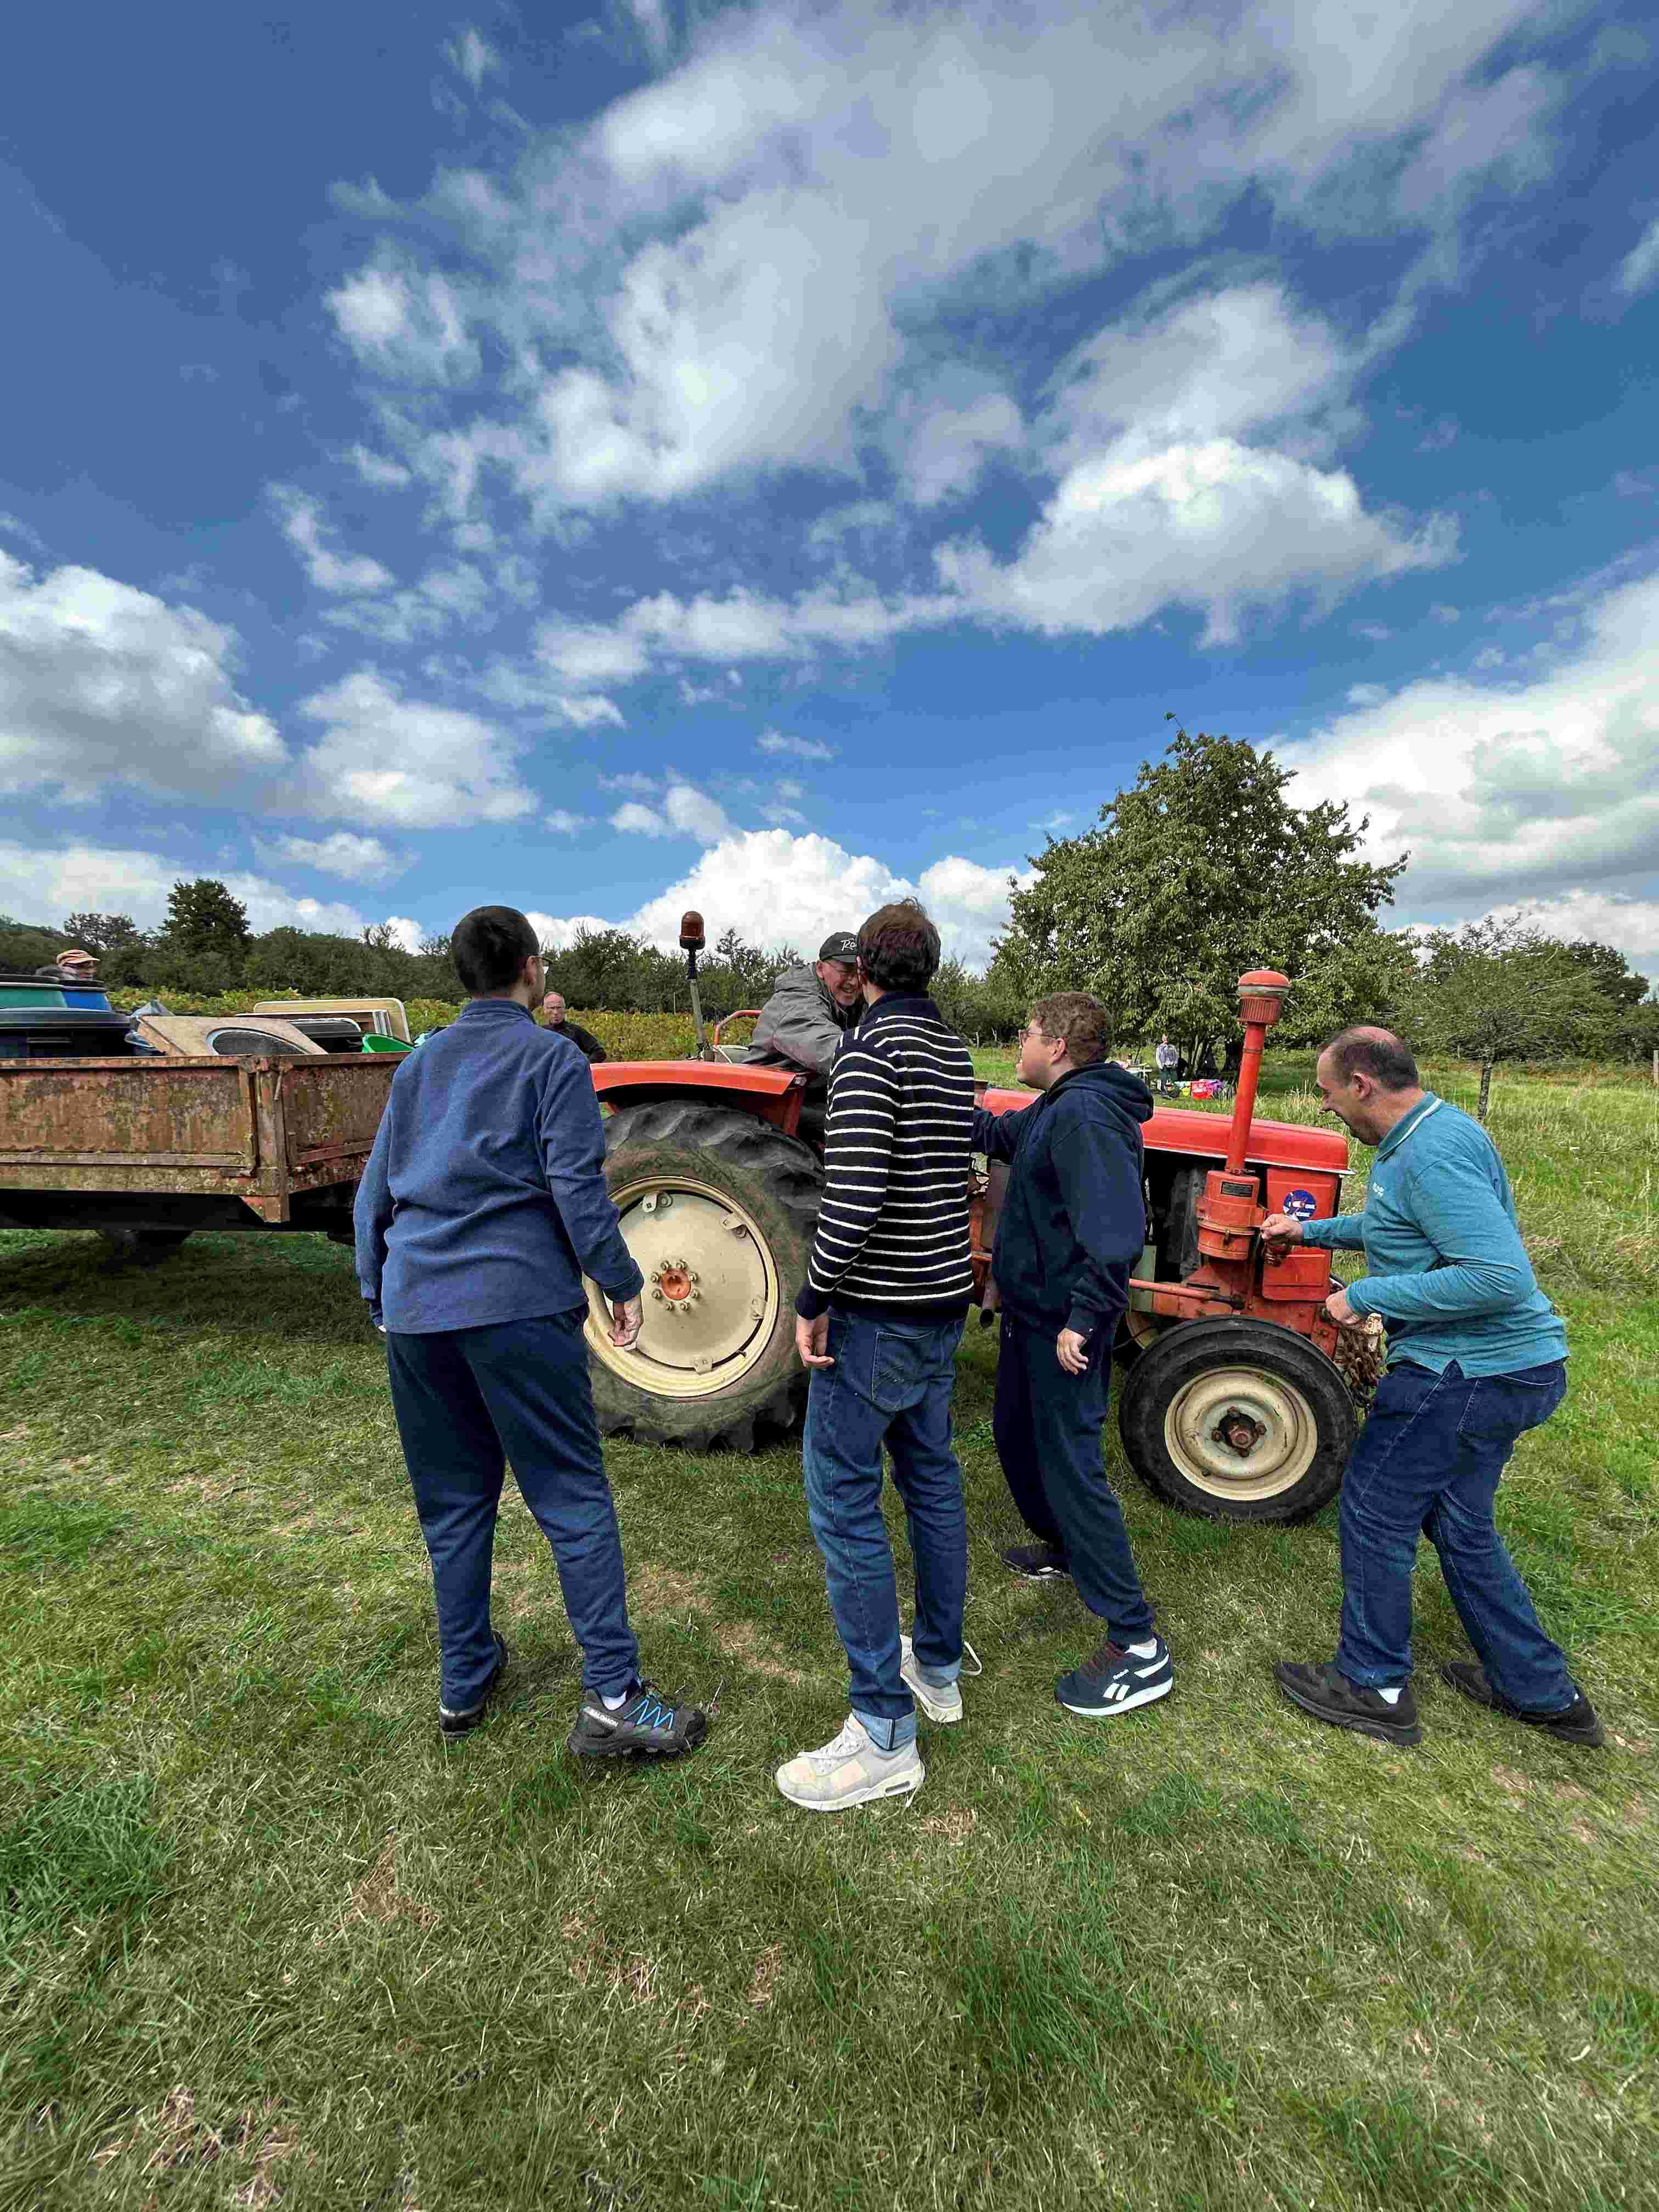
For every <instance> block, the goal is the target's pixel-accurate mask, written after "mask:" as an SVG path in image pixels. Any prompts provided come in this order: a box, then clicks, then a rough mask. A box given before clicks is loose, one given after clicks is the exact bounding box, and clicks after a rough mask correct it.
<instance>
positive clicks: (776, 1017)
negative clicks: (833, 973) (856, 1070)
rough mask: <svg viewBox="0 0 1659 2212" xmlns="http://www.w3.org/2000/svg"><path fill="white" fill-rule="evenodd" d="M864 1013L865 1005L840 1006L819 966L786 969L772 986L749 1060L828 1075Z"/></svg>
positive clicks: (758, 1064)
mask: <svg viewBox="0 0 1659 2212" xmlns="http://www.w3.org/2000/svg"><path fill="white" fill-rule="evenodd" d="M862 1012H864V1008H863V1006H861V1005H859V1006H837V1005H836V1002H835V1000H833V999H832V998H831V997H830V995H829V992H828V991H827V990H825V988H824V987H823V984H822V983H821V982H820V981H818V977H817V969H814V968H788V969H785V970H784V972H783V974H782V975H780V976H779V978H778V980H777V981H776V982H775V983H774V984H773V986H772V995H771V997H770V998H769V1000H767V1002H766V1004H765V1006H763V1008H762V1010H761V1018H760V1019H759V1020H758V1021H757V1023H756V1024H755V1034H754V1036H752V1037H750V1040H749V1052H748V1060H749V1064H750V1066H761V1067H799V1068H803V1069H805V1073H807V1074H808V1075H828V1074H829V1063H830V1061H831V1060H834V1058H835V1056H836V1047H837V1046H838V1045H839V1044H840V1042H841V1041H842V1037H843V1036H846V1034H847V1032H848V1030H850V1029H852V1028H854V1026H855V1025H856V1024H857V1022H858V1018H859V1016H860V1014H861V1013H862Z"/></svg>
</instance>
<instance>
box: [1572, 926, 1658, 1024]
mask: <svg viewBox="0 0 1659 2212" xmlns="http://www.w3.org/2000/svg"><path fill="white" fill-rule="evenodd" d="M1561 952H1562V957H1564V958H1565V960H1567V961H1568V962H1570V963H1571V965H1572V966H1573V967H1575V968H1579V969H1583V972H1584V974H1585V975H1588V976H1589V979H1590V981H1591V982H1593V983H1594V984H1595V987H1596V989H1597V990H1598V991H1600V992H1601V995H1602V997H1603V998H1604V999H1607V1000H1611V1002H1612V1003H1613V1006H1616V1007H1617V1008H1618V1009H1619V1011H1620V1013H1628V1012H1630V1010H1631V1008H1632V1006H1640V1005H1641V1003H1642V1001H1643V1000H1644V999H1645V998H1646V997H1647V995H1648V979H1647V977H1646V976H1645V975H1638V973H1637V971H1636V969H1634V968H1632V966H1631V964H1630V963H1629V961H1628V960H1626V957H1625V956H1624V954H1623V953H1622V952H1620V951H1618V950H1617V949H1616V948H1615V947H1614V946H1613V945H1603V944H1601V943H1600V942H1599V941H1598V940H1597V939H1595V938H1593V937H1581V938H1578V939H1575V940H1574V941H1573V942H1571V943H1569V944H1564V945H1562V947H1561Z"/></svg>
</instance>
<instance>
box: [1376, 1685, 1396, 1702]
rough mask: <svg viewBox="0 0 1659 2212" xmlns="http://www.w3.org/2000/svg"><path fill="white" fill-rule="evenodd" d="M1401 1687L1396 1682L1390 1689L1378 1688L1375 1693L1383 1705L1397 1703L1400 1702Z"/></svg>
mask: <svg viewBox="0 0 1659 2212" xmlns="http://www.w3.org/2000/svg"><path fill="white" fill-rule="evenodd" d="M1400 1692H1401V1684H1400V1683H1398V1682H1396V1683H1395V1685H1394V1686H1393V1688H1392V1689H1388V1690H1379V1691H1378V1692H1377V1693H1376V1694H1377V1696H1378V1697H1379V1698H1381V1699H1382V1700H1383V1704H1384V1705H1398V1704H1399V1703H1400Z"/></svg>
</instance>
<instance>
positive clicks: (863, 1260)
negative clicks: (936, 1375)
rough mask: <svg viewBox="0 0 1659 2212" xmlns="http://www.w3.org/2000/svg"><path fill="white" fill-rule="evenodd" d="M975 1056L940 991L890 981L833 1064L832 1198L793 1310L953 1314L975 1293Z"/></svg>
mask: <svg viewBox="0 0 1659 2212" xmlns="http://www.w3.org/2000/svg"><path fill="white" fill-rule="evenodd" d="M973 1134H974V1064H973V1062H972V1060H969V1057H968V1048H967V1046H966V1045H964V1044H963V1042H962V1039H961V1038H960V1037H959V1036H957V1033H956V1031H955V1030H952V1029H951V1028H949V1027H948V1026H947V1025H946V1024H945V1022H944V1020H943V1019H942V1018H940V1015H939V1008H938V1007H937V1006H935V1005H934V1004H933V1000H931V999H921V998H908V997H904V998H902V997H900V996H899V995H898V994H896V993H893V992H889V993H888V994H886V995H885V996H884V997H883V998H880V999H878V1000H877V1001H876V1003H875V1005H874V1006H872V1007H871V1008H870V1010H869V1012H867V1013H866V1015H865V1017H864V1018H863V1020H862V1021H861V1022H860V1024H859V1025H858V1027H857V1029H855V1030H853V1031H852V1032H851V1034H850V1035H849V1036H848V1037H847V1038H846V1039H845V1040H844V1042H842V1046H841V1048H840V1050H839V1051H838V1052H837V1053H836V1060H835V1066H833V1067H832V1069H831V1070H830V1073H829V1118H828V1121H827V1124H826V1127H825V1133H824V1153H823V1165H824V1191H823V1211H822V1212H820V1214H819V1215H818V1227H817V1236H816V1237H814V1238H813V1240H812V1255H811V1260H810V1261H809V1262H808V1265H807V1270H806V1281H805V1285H804V1286H803V1288H802V1290H801V1293H800V1296H799V1297H798V1298H797V1299H796V1301H795V1310H796V1312H797V1313H798V1314H799V1315H801V1316H803V1317H804V1318H805V1319H806V1320H808V1321H813V1320H816V1319H817V1316H818V1315H819V1314H821V1313H822V1312H823V1310H824V1309H825V1308H826V1307H827V1306H828V1305H829V1304H831V1303H832V1302H833V1303H834V1304H836V1305H838V1306H847V1307H848V1308H850V1309H852V1310H855V1311H857V1312H860V1313H869V1312H872V1311H873V1312H882V1313H888V1314H891V1315H892V1316H895V1317H896V1318H897V1319H902V1320H905V1321H912V1322H930V1321H954V1320H956V1319H957V1317H958V1316H960V1315H961V1314H962V1313H963V1310H965V1308H966V1306H967V1304H968V1302H969V1299H970V1298H971V1297H972V1296H973V1289H974V1271H973V1266H972V1262H971V1261H970V1260H969V1240H968V1178H969V1159H970V1155H971V1152H972V1146H973Z"/></svg>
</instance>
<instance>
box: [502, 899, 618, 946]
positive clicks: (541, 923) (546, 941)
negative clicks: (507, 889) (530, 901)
mask: <svg viewBox="0 0 1659 2212" xmlns="http://www.w3.org/2000/svg"><path fill="white" fill-rule="evenodd" d="M524 915H525V920H526V921H527V922H528V923H529V924H530V926H531V927H532V929H533V930H534V931H535V933H536V934H537V936H538V938H539V939H540V940H541V943H542V945H543V948H544V950H545V949H547V948H548V947H552V948H554V949H555V950H556V951H563V950H564V948H565V947H566V946H567V945H574V943H575V941H576V939H577V938H578V937H580V935H581V934H582V933H583V932H584V931H586V932H587V933H589V934H590V935H597V934H598V933H599V932H600V931H601V930H605V929H615V928H616V927H617V924H616V923H615V922H614V921H602V920H601V919H600V917H599V915H597V914H574V915H562V916H561V915H551V914H538V912H537V910H536V909H535V908H534V907H526V908H525V910H524Z"/></svg>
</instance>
